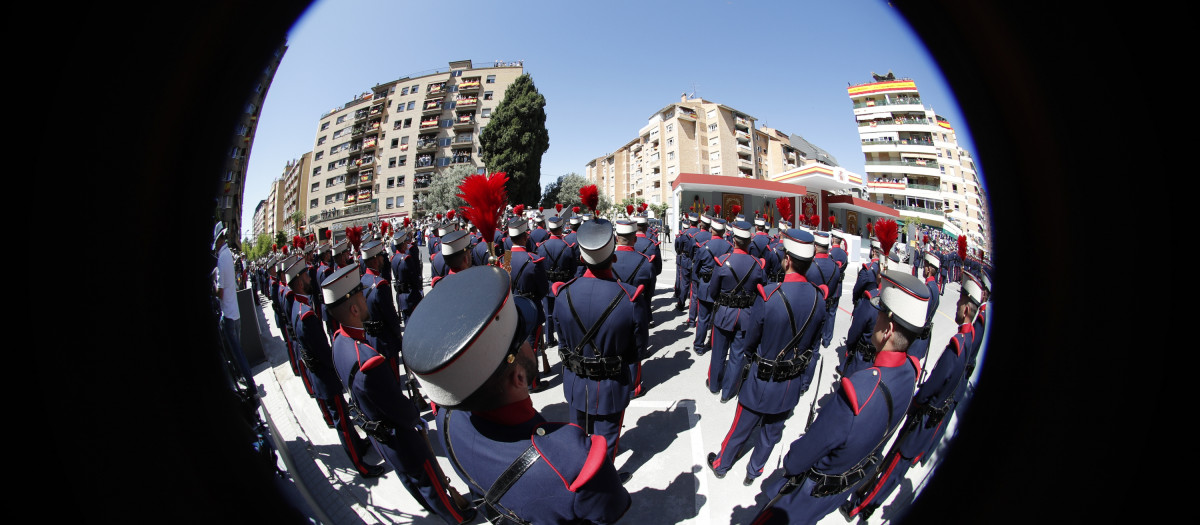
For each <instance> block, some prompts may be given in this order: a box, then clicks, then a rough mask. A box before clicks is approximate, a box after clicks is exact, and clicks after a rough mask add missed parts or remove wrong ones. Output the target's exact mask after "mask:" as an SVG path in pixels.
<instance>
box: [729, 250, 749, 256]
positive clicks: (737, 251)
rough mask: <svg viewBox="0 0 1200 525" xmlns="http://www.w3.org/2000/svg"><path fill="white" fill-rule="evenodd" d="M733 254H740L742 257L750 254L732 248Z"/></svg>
mask: <svg viewBox="0 0 1200 525" xmlns="http://www.w3.org/2000/svg"><path fill="white" fill-rule="evenodd" d="M733 253H740V254H742V255H750V254H748V253H746V252H744V251H742V249H741V248H734V249H733Z"/></svg>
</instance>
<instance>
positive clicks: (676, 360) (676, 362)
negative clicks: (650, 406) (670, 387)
mask: <svg viewBox="0 0 1200 525" xmlns="http://www.w3.org/2000/svg"><path fill="white" fill-rule="evenodd" d="M695 362H696V360H695V359H694V358H693V356H692V353H691V352H687V351H684V350H677V351H676V352H675V354H674V355H672V356H671V357H665V356H664V357H660V358H658V359H653V360H645V361H642V385H643V388H644V389H645V391H646V392H650V391H652V390H654V388H655V387H656V386H659V385H661V384H663V383H666V382H667V380H668V379H671V378H672V377H675V376H676V375H679V374H680V373H682V372H683V371H684V370H687V369H689V368H691V367H692V365H693V364H694V363H695ZM643 395H644V394H643Z"/></svg>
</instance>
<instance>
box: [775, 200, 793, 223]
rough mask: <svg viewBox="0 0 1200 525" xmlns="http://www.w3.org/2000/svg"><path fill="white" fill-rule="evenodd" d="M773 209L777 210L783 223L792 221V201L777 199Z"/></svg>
mask: <svg viewBox="0 0 1200 525" xmlns="http://www.w3.org/2000/svg"><path fill="white" fill-rule="evenodd" d="M775 207H776V208H779V218H780V219H782V220H785V221H789V222H790V221H791V220H792V199H789V198H787V197H779V198H778V199H775Z"/></svg>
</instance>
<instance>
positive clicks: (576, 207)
mask: <svg viewBox="0 0 1200 525" xmlns="http://www.w3.org/2000/svg"><path fill="white" fill-rule="evenodd" d="M571 212H572V213H574V214H575V215H579V206H572V207H571Z"/></svg>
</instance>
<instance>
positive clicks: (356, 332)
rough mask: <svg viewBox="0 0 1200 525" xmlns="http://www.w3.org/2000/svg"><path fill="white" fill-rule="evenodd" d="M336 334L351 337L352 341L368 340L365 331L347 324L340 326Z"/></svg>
mask: <svg viewBox="0 0 1200 525" xmlns="http://www.w3.org/2000/svg"><path fill="white" fill-rule="evenodd" d="M334 333H335V334H342V335H344V336H346V337H349V338H351V339H355V340H358V341H366V340H367V333H366V332H365V331H363V329H362V328H359V327H356V326H348V325H346V324H345V323H342V324H341V325H340V327H339V328H338V330H337V332H334Z"/></svg>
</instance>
